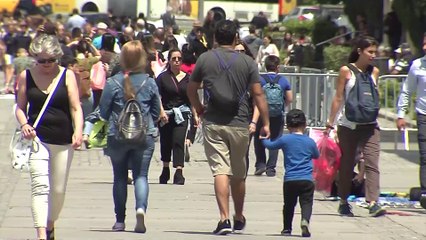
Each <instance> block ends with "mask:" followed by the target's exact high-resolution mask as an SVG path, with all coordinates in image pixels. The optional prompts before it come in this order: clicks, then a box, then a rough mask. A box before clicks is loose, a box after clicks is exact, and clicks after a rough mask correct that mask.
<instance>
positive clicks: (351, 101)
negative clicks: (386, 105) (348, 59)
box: [345, 64, 380, 123]
mask: <svg viewBox="0 0 426 240" xmlns="http://www.w3.org/2000/svg"><path fill="white" fill-rule="evenodd" d="M347 67H348V68H349V69H350V70H352V72H353V73H354V74H355V85H354V86H353V88H352V89H351V90H350V91H349V94H348V97H347V99H346V102H345V115H346V118H347V119H348V120H349V121H351V122H355V123H371V122H374V121H376V120H377V116H378V115H379V109H380V106H379V92H378V91H377V88H376V86H375V84H374V82H373V79H372V78H371V73H372V72H373V66H371V65H369V66H368V68H367V71H366V72H361V71H360V70H359V69H358V68H356V67H354V66H353V65H352V64H348V65H347Z"/></svg>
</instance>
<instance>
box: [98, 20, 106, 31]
mask: <svg viewBox="0 0 426 240" xmlns="http://www.w3.org/2000/svg"><path fill="white" fill-rule="evenodd" d="M96 28H97V29H104V30H106V29H107V28H108V25H106V24H105V23H103V22H99V23H98V24H97V25H96Z"/></svg>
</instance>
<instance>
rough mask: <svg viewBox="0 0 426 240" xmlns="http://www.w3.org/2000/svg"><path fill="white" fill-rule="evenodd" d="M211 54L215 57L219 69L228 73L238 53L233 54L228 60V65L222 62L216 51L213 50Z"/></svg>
mask: <svg viewBox="0 0 426 240" xmlns="http://www.w3.org/2000/svg"><path fill="white" fill-rule="evenodd" d="M212 52H213V54H214V55H215V56H216V58H217V59H218V60H219V65H220V68H221V69H222V70H224V71H228V70H229V69H230V68H231V66H232V64H234V62H235V60H237V57H238V53H237V52H233V55H232V58H231V60H229V62H228V63H225V61H224V60H223V58H221V57H220V56H219V53H218V52H217V50H213V51H212Z"/></svg>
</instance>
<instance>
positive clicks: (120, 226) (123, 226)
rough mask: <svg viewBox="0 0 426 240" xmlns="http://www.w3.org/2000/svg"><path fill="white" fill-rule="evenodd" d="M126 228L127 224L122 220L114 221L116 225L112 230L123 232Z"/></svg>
mask: <svg viewBox="0 0 426 240" xmlns="http://www.w3.org/2000/svg"><path fill="white" fill-rule="evenodd" d="M124 229H126V224H124V223H121V222H116V223H114V226H112V231H114V232H122V231H124Z"/></svg>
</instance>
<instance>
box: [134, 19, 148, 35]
mask: <svg viewBox="0 0 426 240" xmlns="http://www.w3.org/2000/svg"><path fill="white" fill-rule="evenodd" d="M146 34H149V32H148V31H147V30H146V28H145V20H143V19H142V18H138V20H136V27H135V39H143V38H144V35H146Z"/></svg>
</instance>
